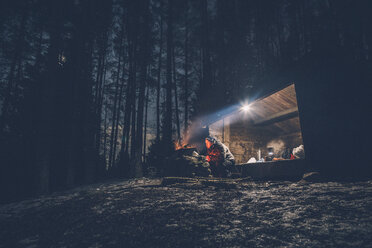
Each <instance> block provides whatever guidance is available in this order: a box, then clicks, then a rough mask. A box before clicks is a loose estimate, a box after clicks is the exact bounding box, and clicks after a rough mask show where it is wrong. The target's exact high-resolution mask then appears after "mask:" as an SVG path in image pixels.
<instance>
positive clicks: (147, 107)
mask: <svg viewBox="0 0 372 248" xmlns="http://www.w3.org/2000/svg"><path fill="white" fill-rule="evenodd" d="M149 89H150V87H147V90H146V104H145V127H144V133H143V162H144V163H146V148H147V119H148V109H149Z"/></svg>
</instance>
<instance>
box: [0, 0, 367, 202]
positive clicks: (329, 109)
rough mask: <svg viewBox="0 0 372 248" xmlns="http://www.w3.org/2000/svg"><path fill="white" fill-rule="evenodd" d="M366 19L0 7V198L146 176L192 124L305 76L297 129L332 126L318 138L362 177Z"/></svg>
mask: <svg viewBox="0 0 372 248" xmlns="http://www.w3.org/2000/svg"><path fill="white" fill-rule="evenodd" d="M370 11H371V3H370V1H367V0H360V1H351V0H337V1H335V0H306V1H305V0H301V1H298V0H279V1H257V0H250V1H245V0H233V1H227V0H158V1H155V0H138V1H130V0H107V1H99V0H91V1H87V0H66V1H59V0H51V1H49V0H48V1H46V0H23V1H17V0H16V1H1V3H0V36H1V40H0V44H1V45H0V72H1V73H0V93H1V94H0V138H1V139H0V154H1V160H0V167H1V192H2V195H4V197H3V199H5V200H6V201H8V200H14V199H19V198H22V197H25V196H30V195H36V194H47V193H50V192H53V191H58V190H62V189H68V188H72V187H74V186H77V185H81V184H89V183H93V182H97V181H102V180H106V179H109V178H139V177H143V176H147V173H148V170H147V168H148V167H149V164H151V163H158V164H159V159H161V157H162V156H163V157H166V156H167V155H169V154H170V153H171V152H172V150H173V149H174V143H180V144H181V143H182V141H183V140H185V139H186V137H187V135H188V132H189V127H190V126H191V125H193V124H195V123H197V122H198V120H199V118H200V117H201V116H204V115H207V114H211V113H214V112H215V111H217V110H219V109H222V108H224V107H226V106H230V105H232V104H234V103H236V102H239V101H242V100H244V99H246V98H249V97H254V95H255V94H257V92H260V91H264V90H265V89H272V88H275V87H276V86H277V85H280V84H281V83H283V82H292V81H296V80H298V81H301V80H302V79H303V78H305V79H304V80H302V81H303V82H304V83H302V85H303V86H302V88H300V91H301V90H302V92H303V93H302V94H303V95H306V96H308V97H307V98H306V97H305V100H304V101H305V102H306V101H314V106H315V107H314V109H307V110H306V109H305V108H304V112H305V113H307V118H308V119H310V120H313V122H311V121H310V122H307V123H310V124H304V125H313V124H314V125H323V126H325V127H326V128H328V129H327V130H328V131H329V129H332V130H336V131H335V132H333V133H330V132H328V131H327V130H325V131H321V132H320V135H321V136H322V138H323V139H324V140H326V141H327V142H328V146H327V147H326V149H328V151H327V153H330V154H331V156H332V157H340V156H347V157H348V158H336V160H337V161H341V160H342V161H344V160H345V161H347V162H352V161H355V163H365V165H364V167H363V166H360V167H357V168H362V169H363V168H364V169H365V167H367V164H369V163H368V162H367V161H365V160H364V158H366V154H368V146H367V145H368V142H369V140H368V133H370V132H369V130H368V129H369V122H370V119H371V117H370V114H369V112H370V110H369V108H368V106H371V105H369V100H368V98H370V95H369V93H368V89H369V88H370V87H369V85H370V84H371V81H370V78H371V56H372V54H371V48H372V27H371V24H372V20H371V18H372V17H371V15H370ZM304 92H305V93H304ZM309 99H310V100H309ZM330 115H331V117H330ZM319 116H321V118H320V117H319ZM317 118H318V119H317ZM319 118H320V119H319ZM322 118H323V119H322ZM324 118H325V119H324ZM327 118H328V119H327ZM368 121H369V122H368ZM314 128H316V126H315V127H314ZM322 132H323V133H322ZM323 134H324V135H323ZM341 134H342V135H341ZM307 135H308V136H311V135H313V134H312V133H308V134H307ZM304 136H305V134H304ZM304 138H305V137H304ZM340 142H344V146H343V148H342V150H339V148H340V145H339V144H340ZM324 143H325V142H320V143H319V144H318V145H319V146H323V148H324ZM318 151H320V152H322V151H321V150H316V149H315V150H314V149H313V152H314V153H318ZM345 151H346V152H347V151H349V154H347V155H346V154H345V153H344V152H345ZM309 152H311V151H309ZM324 153H326V151H324ZM318 155H319V156H325V155H322V154H318ZM154 160H158V161H157V162H156V161H155V162H154ZM345 163H346V162H345ZM158 166H161V165H158ZM340 167H342V168H345V167H346V165H345V166H340ZM332 168H333V167H332V166H331V169H332ZM357 170H359V169H357ZM344 171H347V170H344ZM365 171H366V170H362V172H363V173H364V172H365Z"/></svg>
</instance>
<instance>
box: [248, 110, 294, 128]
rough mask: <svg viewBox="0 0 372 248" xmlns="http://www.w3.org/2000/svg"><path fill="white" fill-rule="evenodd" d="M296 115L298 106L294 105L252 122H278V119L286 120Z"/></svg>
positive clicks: (256, 123) (256, 124) (259, 124)
mask: <svg viewBox="0 0 372 248" xmlns="http://www.w3.org/2000/svg"><path fill="white" fill-rule="evenodd" d="M297 115H298V108H297V107H294V108H290V109H287V110H283V111H281V112H279V113H275V114H273V115H271V116H268V117H266V118H262V119H259V120H256V121H254V122H253V125H255V126H264V125H269V124H272V123H275V122H279V121H283V120H287V119H290V118H293V117H296V116H297Z"/></svg>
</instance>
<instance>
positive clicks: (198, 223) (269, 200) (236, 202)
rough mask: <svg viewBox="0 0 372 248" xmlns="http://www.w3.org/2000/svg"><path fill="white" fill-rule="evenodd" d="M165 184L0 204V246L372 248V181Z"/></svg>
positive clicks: (123, 185) (115, 185) (97, 188)
mask: <svg viewBox="0 0 372 248" xmlns="http://www.w3.org/2000/svg"><path fill="white" fill-rule="evenodd" d="M160 183H161V181H160V180H159V179H151V180H150V179H141V180H130V181H123V182H112V183H106V184H96V185H92V186H87V187H81V188H78V189H75V190H73V191H68V192H61V193H56V194H53V195H51V196H47V197H42V198H38V199H33V200H27V201H22V202H18V203H11V204H7V205H0V247H1V248H3V247H4V248H5V247H6V248H8V247H30V248H31V247H372V181H369V182H359V183H355V182H354V183H336V182H331V183H304V182H298V183H293V182H266V183H265V182H261V183H258V182H240V183H238V184H237V188H233V189H231V188H230V189H227V188H224V187H218V186H217V187H216V186H203V185H182V184H181V185H180V184H178V185H168V186H161V185H160Z"/></svg>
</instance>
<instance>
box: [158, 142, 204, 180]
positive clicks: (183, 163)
mask: <svg viewBox="0 0 372 248" xmlns="http://www.w3.org/2000/svg"><path fill="white" fill-rule="evenodd" d="M174 148H175V151H174V153H173V155H172V156H171V157H169V159H168V161H167V163H166V166H165V174H166V175H167V176H186V177H194V176H202V177H203V176H204V177H207V176H209V175H210V173H211V172H210V169H209V163H208V162H207V161H206V157H205V156H203V155H200V154H199V153H198V150H197V148H196V147H194V146H192V145H190V144H185V143H181V142H177V141H176V142H174Z"/></svg>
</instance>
